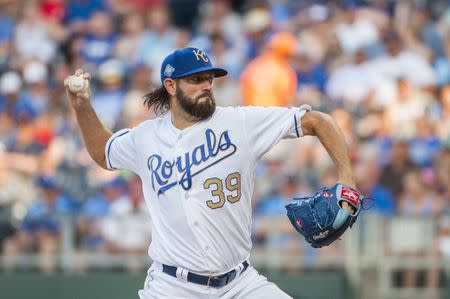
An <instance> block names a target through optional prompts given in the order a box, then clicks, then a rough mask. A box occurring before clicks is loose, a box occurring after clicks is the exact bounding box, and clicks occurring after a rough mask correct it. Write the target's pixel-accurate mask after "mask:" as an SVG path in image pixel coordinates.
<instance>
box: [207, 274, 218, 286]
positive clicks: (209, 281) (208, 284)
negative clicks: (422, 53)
mask: <svg viewBox="0 0 450 299" xmlns="http://www.w3.org/2000/svg"><path fill="white" fill-rule="evenodd" d="M218 278H220V276H209V277H208V283H207V286H208V287H210V286H211V281H214V280H215V279H218Z"/></svg>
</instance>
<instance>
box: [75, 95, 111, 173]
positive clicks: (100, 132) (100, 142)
mask: <svg viewBox="0 0 450 299" xmlns="http://www.w3.org/2000/svg"><path fill="white" fill-rule="evenodd" d="M74 109H75V114H76V117H77V121H78V125H79V127H80V130H81V135H82V136H83V140H84V143H85V145H86V149H87V151H88V153H89V155H90V156H91V157H92V159H93V160H94V161H95V162H96V163H97V164H98V165H100V166H101V167H103V168H105V169H106V168H107V166H106V158H105V146H106V143H107V142H108V139H109V138H110V137H111V135H112V134H111V132H110V131H109V130H108V129H106V128H105V126H104V125H103V124H102V123H101V121H100V119H99V118H98V116H97V114H96V113H95V110H94V108H93V107H92V105H91V104H90V103H85V104H83V105H81V106H78V107H75V108H74Z"/></svg>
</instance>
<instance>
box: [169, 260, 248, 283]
mask: <svg viewBox="0 0 450 299" xmlns="http://www.w3.org/2000/svg"><path fill="white" fill-rule="evenodd" d="M248 266H249V264H248V262H247V261H244V262H243V263H242V270H241V273H242V272H244V271H245V270H246V269H247V268H248ZM162 267H163V268H162V270H163V272H164V273H166V274H169V275H171V276H173V277H177V267H175V266H169V265H164V264H163V265H162ZM236 275H237V271H236V269H234V270H231V271H230V272H227V273H225V274H222V275H218V276H205V275H199V274H195V273H192V272H188V275H187V281H189V282H192V283H196V284H202V285H207V286H211V287H214V288H220V287H223V286H225V285H227V284H229V283H230V282H231V281H232V280H233V279H235V278H236Z"/></svg>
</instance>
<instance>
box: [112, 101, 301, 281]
mask: <svg viewBox="0 0 450 299" xmlns="http://www.w3.org/2000/svg"><path fill="white" fill-rule="evenodd" d="M304 113H305V110H303V109H299V108H281V107H271V108H262V107H227V108H224V107H217V109H216V111H215V112H214V114H213V115H212V116H211V117H210V118H208V119H206V120H202V121H199V122H197V123H196V124H194V125H192V126H191V127H188V128H186V129H183V130H179V129H177V128H175V127H174V126H173V124H172V118H171V113H168V114H166V115H165V116H163V117H161V118H157V119H153V120H148V121H145V122H143V123H141V124H140V125H139V126H137V127H135V128H133V129H124V130H121V131H118V132H116V133H115V134H114V135H113V136H112V137H111V138H110V139H109V141H108V143H107V144H106V148H105V153H106V161H107V165H108V168H109V169H128V170H130V171H132V172H134V173H136V174H138V175H139V176H140V178H141V180H142V185H143V192H144V196H145V201H146V204H147V207H148V209H149V211H150V215H151V222H152V242H151V244H150V247H149V255H150V257H151V258H152V259H153V260H154V261H157V262H159V263H162V264H167V265H172V266H177V267H181V268H184V269H187V270H189V271H193V272H196V273H199V274H218V273H224V272H227V271H230V270H231V269H233V268H235V267H236V266H237V265H239V264H240V263H242V262H243V261H244V260H245V259H247V258H248V257H249V255H250V250H251V247H252V242H251V236H250V235H251V215H252V210H251V202H250V201H251V197H252V193H253V186H254V180H255V167H256V163H257V160H258V159H259V158H260V157H261V156H262V155H263V154H264V153H266V152H267V151H268V150H269V149H270V148H271V147H272V146H273V145H275V144H276V143H277V142H278V141H279V140H280V139H282V138H294V137H300V136H302V131H301V126H300V120H301V117H302V116H303V115H304Z"/></svg>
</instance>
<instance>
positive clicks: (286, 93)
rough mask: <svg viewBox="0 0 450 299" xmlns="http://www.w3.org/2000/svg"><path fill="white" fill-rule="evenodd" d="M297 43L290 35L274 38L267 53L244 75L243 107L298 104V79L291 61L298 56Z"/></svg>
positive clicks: (248, 66)
mask: <svg viewBox="0 0 450 299" xmlns="http://www.w3.org/2000/svg"><path fill="white" fill-rule="evenodd" d="M296 47H297V40H296V39H295V37H294V36H293V35H292V34H291V33H288V32H279V33H276V34H275V35H273V36H272V37H271V39H270V40H269V42H268V44H267V48H266V49H265V51H264V52H263V53H262V54H261V55H260V56H258V57H256V58H255V59H254V60H253V61H251V62H250V63H249V64H248V65H247V66H246V67H245V69H244V71H243V72H242V75H241V80H240V81H241V88H242V93H243V105H253V106H290V105H293V104H294V97H295V94H296V90H297V77H296V74H295V71H294V69H293V68H292V67H291V66H290V65H289V63H288V60H289V58H291V57H292V56H293V55H295V51H296Z"/></svg>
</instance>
